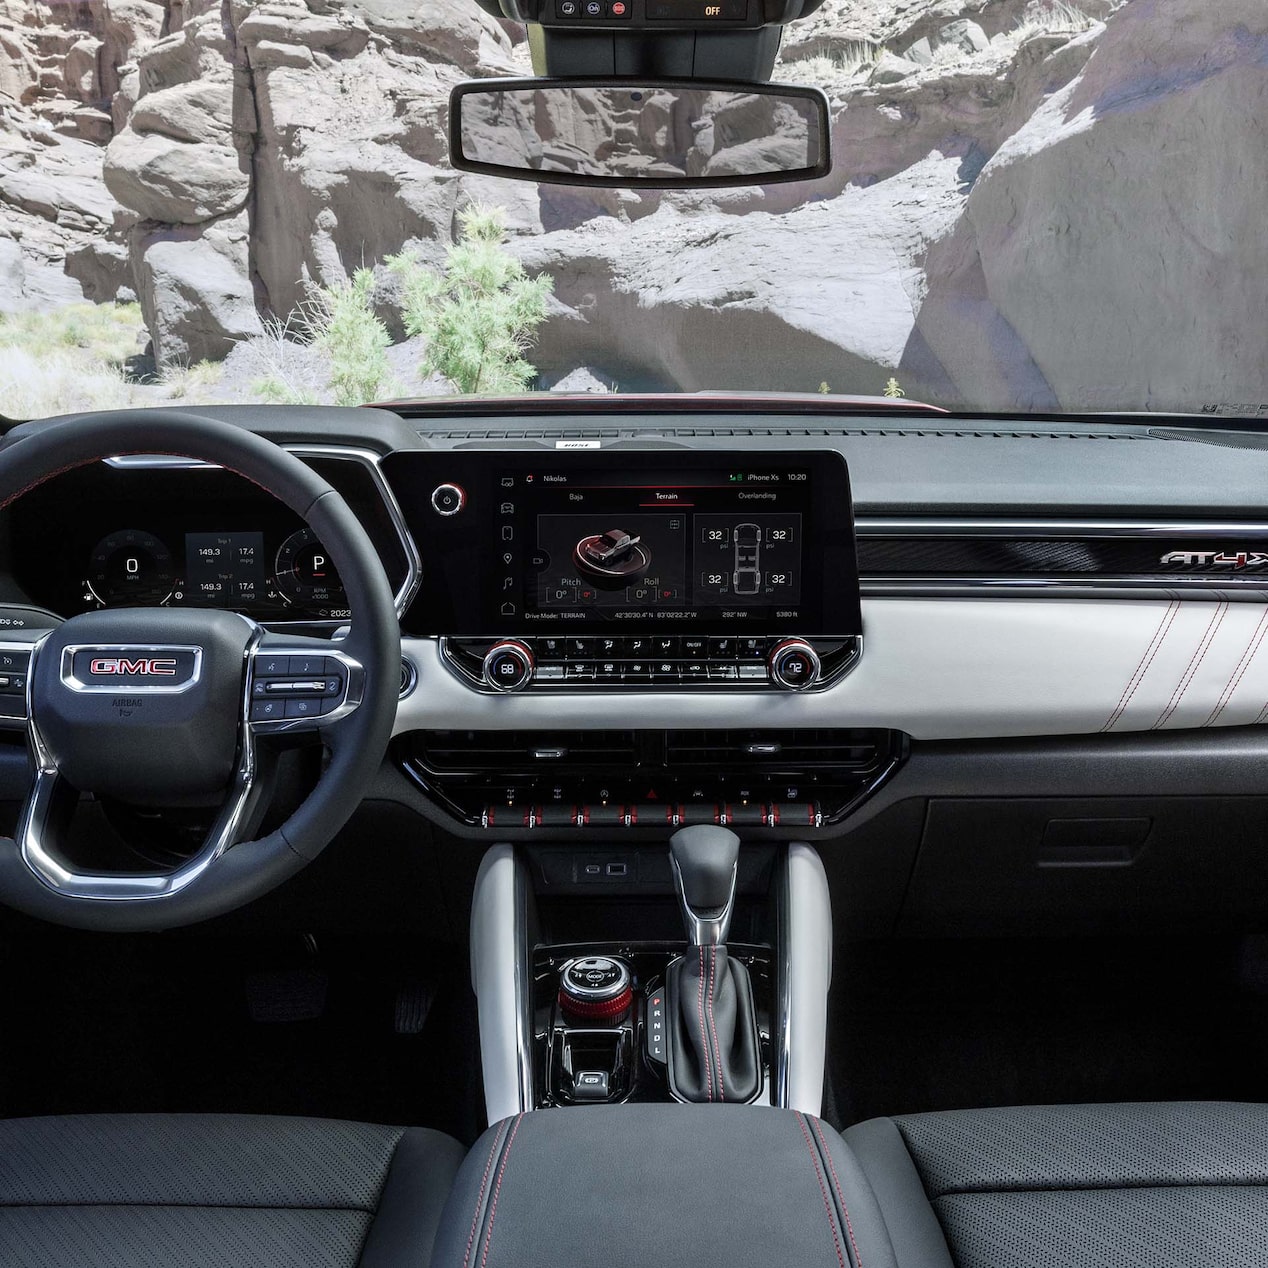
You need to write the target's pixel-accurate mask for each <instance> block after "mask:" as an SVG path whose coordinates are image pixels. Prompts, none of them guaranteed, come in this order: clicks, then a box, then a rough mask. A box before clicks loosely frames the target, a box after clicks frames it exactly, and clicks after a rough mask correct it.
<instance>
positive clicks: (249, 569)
mask: <svg viewBox="0 0 1268 1268" xmlns="http://www.w3.org/2000/svg"><path fill="white" fill-rule="evenodd" d="M173 546H175V549H173ZM84 601H85V603H86V604H88V605H93V606H97V607H153V606H158V605H166V604H170V605H172V606H175V607H210V608H230V609H233V610H235V611H243V612H251V613H257V612H258V613H278V614H282V613H285V612H286V611H287V610H288V609H293V610H294V611H295V612H296V613H297V614H301V615H303V616H304V617H306V618H310V619H314V620H339V619H342V618H346V617H347V616H348V615H349V612H348V600H347V596H346V594H345V593H344V588H343V584H342V582H341V581H340V580H339V574H338V572H337V571H336V569H335V567H334V565H333V564H332V563H331V562H330V557H329V555H328V554H327V552H326V550H325V547H323V546H322V544H321V542H320V541H318V540H317V537H316V536H315V535H314V533H313V532H312V530H311V529H308V528H300V529H296V530H295V531H294V532H292V533H290V534H288V535H287V536H286V537H285V538H283V539H282V540H281V542H280V543H278V542H271V541H269V540H268V535H267V534H266V533H264V532H263V531H259V530H250V529H247V530H242V529H220V530H210V531H200V532H186V533H181V534H179V535H178V536H177V538H176V539H175V541H173V539H172V535H171V534H168V535H167V538H166V540H165V539H164V538H163V537H160V536H158V535H157V534H155V533H152V532H149V531H147V530H145V529H137V528H120V529H115V530H114V531H112V532H110V533H108V534H107V535H106V536H105V537H103V538H101V540H100V541H98V542H97V544H96V545H95V546H93V548H92V551H91V553H90V555H89V558H88V560H87V568H86V569H85V576H84Z"/></svg>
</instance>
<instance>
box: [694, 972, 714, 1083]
mask: <svg viewBox="0 0 1268 1268" xmlns="http://www.w3.org/2000/svg"><path fill="white" fill-rule="evenodd" d="M699 982H700V990H699V992H698V994H697V996H696V1012H697V1014H698V1015H699V1018H700V1045H701V1049H702V1051H701V1055H702V1056H703V1057H704V1087H705V1096H706V1098H707V1099H708V1100H710V1101H712V1100H713V1065H712V1063H711V1062H710V1060H709V1039H708V1036H707V1035H706V1034H705V1032H704V947H701V948H700V978H699Z"/></svg>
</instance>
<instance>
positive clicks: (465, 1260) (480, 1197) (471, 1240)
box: [462, 1123, 506, 1268]
mask: <svg viewBox="0 0 1268 1268" xmlns="http://www.w3.org/2000/svg"><path fill="white" fill-rule="evenodd" d="M505 1135H506V1124H505V1123H503V1124H502V1125H501V1126H500V1127H499V1128H498V1129H497V1132H496V1134H495V1135H494V1137H493V1147H492V1148H491V1149H490V1150H489V1158H488V1161H487V1162H486V1163H485V1164H484V1176H483V1177H482V1178H481V1180H480V1192H479V1193H477V1194H476V1204H475V1214H474V1215H473V1216H472V1217H471V1232H470V1234H469V1235H468V1237H467V1253H466V1254H465V1255H463V1257H462V1268H467V1265H468V1264H469V1263H470V1262H471V1248H472V1246H474V1245H475V1235H476V1225H478V1224H479V1223H480V1208H481V1207H482V1206H483V1205H484V1190H485V1187H486V1186H487V1185H488V1183H489V1172H490V1170H492V1168H493V1159H494V1158H495V1157H497V1151H498V1146H499V1145H500V1144H501V1143H502V1137H503V1136H505Z"/></svg>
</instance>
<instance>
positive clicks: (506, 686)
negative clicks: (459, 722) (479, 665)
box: [484, 640, 537, 691]
mask: <svg viewBox="0 0 1268 1268" xmlns="http://www.w3.org/2000/svg"><path fill="white" fill-rule="evenodd" d="M536 668H537V662H536V661H534V659H533V653H532V652H530V651H529V650H528V648H527V647H525V646H524V644H523V643H516V642H514V641H511V640H507V641H506V642H502V643H494V644H493V646H492V647H490V648H489V650H488V651H487V652H486V653H485V656H484V681H485V682H486V683H487V684H488V685H489V686H490V687H492V688H493V690H494V691H523V689H524V688H525V687H527V686H528V684H529V683H530V682H532V681H533V672H534V670H535V669H536Z"/></svg>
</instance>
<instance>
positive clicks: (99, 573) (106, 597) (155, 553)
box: [88, 528, 175, 607]
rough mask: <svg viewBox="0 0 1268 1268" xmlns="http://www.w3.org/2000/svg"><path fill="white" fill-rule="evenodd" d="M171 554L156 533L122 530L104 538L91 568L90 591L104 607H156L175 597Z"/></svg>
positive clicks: (92, 556)
mask: <svg viewBox="0 0 1268 1268" xmlns="http://www.w3.org/2000/svg"><path fill="white" fill-rule="evenodd" d="M174 576H175V572H174V570H173V567H172V552H171V551H170V550H168V548H167V547H166V546H164V545H163V543H162V542H161V541H159V539H158V538H157V537H155V536H154V534H153V533H145V532H142V531H141V530H140V529H136V528H121V529H120V530H119V531H118V532H116V533H111V534H110V535H109V536H108V537H103V538H102V539H101V540H100V541H99V542H98V543H97V544H96V545H95V546H94V547H93V548H92V554H91V555H90V556H89V564H88V588H89V589H90V590H91V591H92V593H93V595H94V596H95V598H96V600H97V602H98V603H100V604H101V605H102V607H120V606H137V607H153V606H154V605H156V604H160V603H166V602H167V600H168V599H170V598H171V597H172V580H173V578H174Z"/></svg>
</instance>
